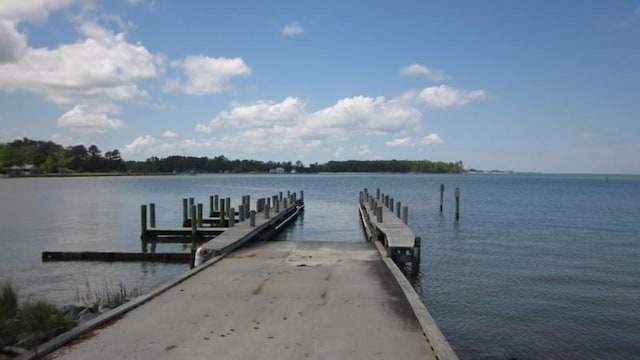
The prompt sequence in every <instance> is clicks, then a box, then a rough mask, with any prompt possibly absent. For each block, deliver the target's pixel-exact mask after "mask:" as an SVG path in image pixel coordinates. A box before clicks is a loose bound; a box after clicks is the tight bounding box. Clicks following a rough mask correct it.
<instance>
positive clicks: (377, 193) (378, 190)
mask: <svg viewBox="0 0 640 360" xmlns="http://www.w3.org/2000/svg"><path fill="white" fill-rule="evenodd" d="M376 200H380V188H377V189H376Z"/></svg>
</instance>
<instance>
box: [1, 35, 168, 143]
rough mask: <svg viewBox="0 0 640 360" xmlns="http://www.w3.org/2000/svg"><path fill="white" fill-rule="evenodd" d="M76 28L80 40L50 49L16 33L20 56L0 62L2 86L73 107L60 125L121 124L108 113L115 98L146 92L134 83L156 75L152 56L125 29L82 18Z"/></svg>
mask: <svg viewBox="0 0 640 360" xmlns="http://www.w3.org/2000/svg"><path fill="white" fill-rule="evenodd" d="M0 28H3V29H4V31H3V30H0V33H3V32H4V33H5V34H6V33H7V32H8V31H9V32H10V31H11V29H13V30H15V27H13V28H11V27H9V28H7V22H4V23H3V24H2V25H0ZM7 29H8V30H7ZM77 29H78V31H79V33H80V34H82V35H83V36H85V38H84V39H82V40H80V41H78V42H76V43H72V44H64V45H60V46H59V47H57V48H51V49H50V48H30V47H28V46H26V44H24V46H22V45H21V42H20V38H19V37H18V38H17V39H18V42H17V44H18V46H16V47H15V49H18V51H17V52H15V51H14V54H18V55H16V56H13V59H11V58H8V57H7V56H6V55H5V56H4V57H3V59H5V60H7V59H9V60H13V61H9V62H2V61H0V88H1V89H2V90H4V91H15V90H24V91H28V92H31V93H33V94H36V95H39V96H42V97H44V98H45V99H47V100H48V101H50V102H52V103H55V104H59V105H64V106H71V109H70V110H68V111H67V112H65V113H64V114H63V115H62V116H61V117H60V118H59V119H58V126H60V127H63V128H69V129H71V130H73V131H78V132H85V133H87V132H104V131H107V130H112V129H117V128H119V127H122V125H123V123H122V121H121V120H119V119H114V118H112V117H111V116H112V115H113V114H114V113H116V112H117V111H118V107H117V106H115V105H114V103H116V102H121V101H127V100H130V99H133V98H136V97H140V96H144V95H145V92H144V91H143V90H141V89H140V88H139V87H138V85H137V83H138V82H139V81H140V80H144V79H148V78H154V77H156V76H157V66H156V59H155V57H154V56H153V55H152V54H150V53H149V51H147V49H145V48H144V47H143V46H142V45H139V44H131V43H129V42H127V40H126V38H125V34H124V33H118V34H116V33H113V32H112V31H110V30H109V29H106V28H104V27H102V26H100V25H99V24H96V23H92V22H80V23H79V24H78V27H77ZM14 39H15V38H14ZM0 41H2V40H0ZM20 49H21V50H20ZM2 53H3V55H4V54H6V53H5V52H2Z"/></svg>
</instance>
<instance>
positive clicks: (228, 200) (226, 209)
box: [224, 198, 231, 218]
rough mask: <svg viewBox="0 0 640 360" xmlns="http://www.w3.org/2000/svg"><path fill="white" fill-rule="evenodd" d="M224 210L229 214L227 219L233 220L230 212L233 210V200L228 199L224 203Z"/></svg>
mask: <svg viewBox="0 0 640 360" xmlns="http://www.w3.org/2000/svg"><path fill="white" fill-rule="evenodd" d="M224 209H225V212H226V213H227V218H231V214H229V211H230V209H231V198H227V199H226V200H225V201H224Z"/></svg>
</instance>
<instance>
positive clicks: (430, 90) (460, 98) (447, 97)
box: [417, 85, 487, 108]
mask: <svg viewBox="0 0 640 360" xmlns="http://www.w3.org/2000/svg"><path fill="white" fill-rule="evenodd" d="M486 96H487V94H486V92H485V91H484V90H464V89H456V88H452V87H449V86H447V85H440V86H430V87H427V88H424V89H423V90H422V91H420V92H419V93H418V94H417V97H418V99H419V100H422V101H424V102H426V103H427V105H429V106H431V107H434V108H448V107H452V106H462V105H466V104H468V103H471V102H474V101H479V100H484V99H485V98H486Z"/></svg>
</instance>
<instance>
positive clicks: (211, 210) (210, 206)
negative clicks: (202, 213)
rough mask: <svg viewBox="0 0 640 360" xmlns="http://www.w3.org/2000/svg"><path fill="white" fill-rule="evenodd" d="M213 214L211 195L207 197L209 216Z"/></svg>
mask: <svg viewBox="0 0 640 360" xmlns="http://www.w3.org/2000/svg"><path fill="white" fill-rule="evenodd" d="M212 214H213V195H209V216H212Z"/></svg>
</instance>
